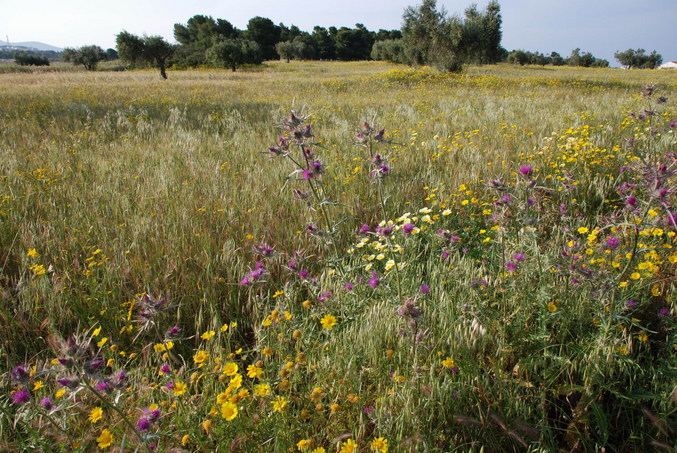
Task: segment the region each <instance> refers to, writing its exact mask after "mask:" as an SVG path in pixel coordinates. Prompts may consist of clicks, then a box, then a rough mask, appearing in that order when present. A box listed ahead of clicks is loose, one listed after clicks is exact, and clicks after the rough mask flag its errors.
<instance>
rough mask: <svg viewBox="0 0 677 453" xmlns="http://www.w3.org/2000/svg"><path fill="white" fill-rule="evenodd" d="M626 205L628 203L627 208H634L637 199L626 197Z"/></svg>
mask: <svg viewBox="0 0 677 453" xmlns="http://www.w3.org/2000/svg"><path fill="white" fill-rule="evenodd" d="M626 203H628V206H631V207H633V208H634V207H635V205H636V204H637V199H636V198H635V197H634V196H632V195H630V196H629V197H628V199H627V200H626Z"/></svg>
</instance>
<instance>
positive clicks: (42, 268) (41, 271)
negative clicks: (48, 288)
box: [29, 264, 47, 277]
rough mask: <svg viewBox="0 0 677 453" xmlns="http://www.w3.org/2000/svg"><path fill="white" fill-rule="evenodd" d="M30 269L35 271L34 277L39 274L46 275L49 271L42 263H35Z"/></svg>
mask: <svg viewBox="0 0 677 453" xmlns="http://www.w3.org/2000/svg"><path fill="white" fill-rule="evenodd" d="M29 269H30V270H32V271H33V276H34V277H37V276H38V275H44V274H46V273H47V270H46V269H45V266H43V265H42V264H34V265H33V266H31V267H29Z"/></svg>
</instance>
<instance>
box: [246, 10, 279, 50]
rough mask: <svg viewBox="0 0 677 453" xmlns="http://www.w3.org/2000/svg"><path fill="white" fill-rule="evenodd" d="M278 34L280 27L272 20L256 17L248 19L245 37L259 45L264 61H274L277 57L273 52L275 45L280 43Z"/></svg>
mask: <svg viewBox="0 0 677 453" xmlns="http://www.w3.org/2000/svg"><path fill="white" fill-rule="evenodd" d="M280 33H281V30H280V27H279V26H277V25H275V24H274V23H273V21H272V20H270V19H267V18H265V17H260V16H256V17H253V18H251V19H249V22H248V23H247V30H246V31H245V37H246V38H247V39H250V40H252V41H254V42H255V43H257V44H258V45H259V47H260V48H261V54H262V57H263V59H264V60H276V59H277V58H279V56H278V55H277V52H276V51H275V44H277V43H278V42H280Z"/></svg>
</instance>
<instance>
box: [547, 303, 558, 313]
mask: <svg viewBox="0 0 677 453" xmlns="http://www.w3.org/2000/svg"><path fill="white" fill-rule="evenodd" d="M548 311H549V312H554V311H557V305H555V303H554V302H548Z"/></svg>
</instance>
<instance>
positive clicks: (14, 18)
mask: <svg viewBox="0 0 677 453" xmlns="http://www.w3.org/2000/svg"><path fill="white" fill-rule="evenodd" d="M419 3H420V0H275V1H273V0H235V1H233V0H221V1H218V0H204V1H196V0H178V1H176V2H175V1H173V0H114V1H103V0H61V1H56V0H25V1H16V0H0V39H1V40H3V41H4V40H6V38H7V37H9V41H10V42H22V41H40V42H43V43H46V44H51V45H54V46H57V47H78V46H82V45H85V44H96V45H99V46H101V47H103V48H104V49H106V48H109V47H114V46H115V35H116V34H117V33H119V32H120V31H121V30H127V31H128V32H130V33H134V34H138V35H141V34H148V35H156V34H158V35H162V36H164V37H165V38H167V39H168V40H170V41H171V42H174V38H173V26H174V24H175V23H177V22H178V23H186V21H187V20H188V19H189V18H190V17H192V16H193V15H195V14H203V15H209V16H212V17H214V18H215V19H216V18H221V19H227V20H228V21H230V22H231V23H232V24H233V25H235V26H236V27H238V28H240V29H244V28H246V26H247V22H248V21H249V19H251V18H252V17H255V16H263V17H267V18H269V19H271V20H272V21H273V22H275V23H280V22H283V23H284V24H285V25H287V26H289V25H291V24H294V25H297V26H298V27H299V28H301V29H302V30H306V31H312V28H313V26H314V25H321V26H324V27H329V26H332V25H333V26H336V27H341V26H348V27H354V26H355V23H358V22H359V23H362V24H364V25H365V26H366V27H367V28H368V29H370V30H375V31H376V30H378V29H380V28H385V29H394V28H400V26H401V23H402V12H403V11H404V9H405V8H406V7H407V6H410V5H417V4H419ZM437 3H438V6H442V7H444V8H445V9H446V10H447V11H448V12H449V13H451V14H454V13H459V14H462V12H463V10H464V9H465V8H466V7H467V6H468V5H469V4H470V3H472V0H438V2H437ZM476 3H477V4H478V6H479V7H480V8H484V7H485V6H486V4H487V3H488V0H478V1H477V2H476ZM500 4H501V13H502V15H503V43H502V44H503V46H504V47H505V48H506V49H508V50H512V49H525V50H531V51H540V52H543V53H548V54H549V53H550V52H551V51H557V52H559V53H560V54H562V56H564V57H566V56H568V55H569V54H570V53H571V50H572V49H574V48H576V47H580V48H581V49H582V50H583V51H588V52H591V53H592V54H593V55H595V56H596V57H599V58H605V59H607V60H609V61H610V62H611V63H612V64H614V65H617V62H615V60H614V58H613V54H614V52H615V51H617V50H625V49H628V48H633V49H636V48H644V49H646V50H647V51H651V50H656V51H658V53H660V54H662V55H663V59H664V60H665V61H668V60H677V0H651V1H650V2H647V1H639V0H502V1H500Z"/></svg>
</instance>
